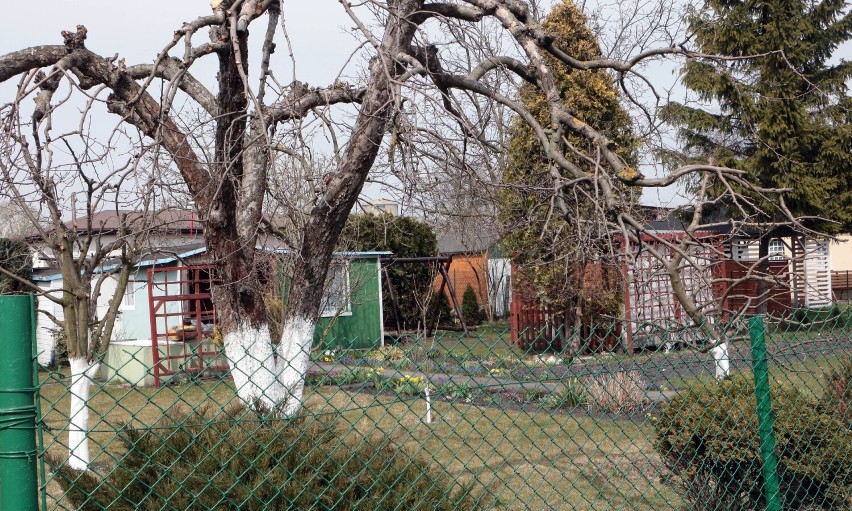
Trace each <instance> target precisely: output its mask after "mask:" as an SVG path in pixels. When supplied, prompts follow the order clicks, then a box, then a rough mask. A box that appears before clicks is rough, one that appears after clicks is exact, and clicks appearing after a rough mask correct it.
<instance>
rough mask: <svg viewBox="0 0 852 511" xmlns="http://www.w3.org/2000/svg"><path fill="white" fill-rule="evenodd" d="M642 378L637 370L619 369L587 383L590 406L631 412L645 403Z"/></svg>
mask: <svg viewBox="0 0 852 511" xmlns="http://www.w3.org/2000/svg"><path fill="white" fill-rule="evenodd" d="M643 389H644V384H643V383H642V379H641V378H640V376H639V373H638V372H636V371H630V372H625V371H619V372H617V373H615V374H607V375H604V376H601V377H598V378H592V379H590V380H589V381H588V383H587V384H586V395H587V396H588V400H587V404H588V406H589V408H591V409H593V410H597V411H599V412H607V413H631V412H634V411H636V410H639V409H641V408H642V406H643V405H644V404H645V391H644V390H643Z"/></svg>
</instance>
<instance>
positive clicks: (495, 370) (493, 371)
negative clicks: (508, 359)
mask: <svg viewBox="0 0 852 511" xmlns="http://www.w3.org/2000/svg"><path fill="white" fill-rule="evenodd" d="M489 372H490V373H491V374H503V370H502V369H500V368H499V367H495V368H493V369H491V371H489Z"/></svg>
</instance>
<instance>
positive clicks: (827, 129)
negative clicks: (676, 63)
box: [664, 0, 852, 232]
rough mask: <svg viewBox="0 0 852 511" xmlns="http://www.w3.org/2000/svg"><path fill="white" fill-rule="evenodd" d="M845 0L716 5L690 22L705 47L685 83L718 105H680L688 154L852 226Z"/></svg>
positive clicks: (798, 209) (671, 116)
mask: <svg viewBox="0 0 852 511" xmlns="http://www.w3.org/2000/svg"><path fill="white" fill-rule="evenodd" d="M844 11H848V6H847V5H846V4H845V2H844V1H843V0H824V1H822V2H820V3H814V2H811V1H805V0H759V1H758V0H747V1H731V0H710V1H708V2H707V3H706V4H705V7H704V9H703V10H701V11H700V12H697V13H696V14H695V15H694V16H692V17H691V19H690V20H689V23H690V27H691V29H692V31H693V32H694V34H695V37H694V40H695V43H696V45H697V49H698V50H699V51H700V52H702V53H704V54H715V55H722V56H727V57H731V58H729V59H724V60H723V59H695V60H690V61H689V62H688V63H687V65H686V66H685V68H684V71H683V83H684V85H686V87H687V88H688V89H690V90H692V91H694V92H695V93H697V96H698V99H699V100H701V101H702V102H703V103H704V104H708V105H713V107H712V108H708V109H701V108H695V107H688V106H685V105H683V104H678V103H672V104H670V105H669V106H668V107H666V108H665V110H664V115H665V116H666V117H667V119H668V120H669V121H670V122H672V123H673V124H675V125H677V126H679V127H680V130H679V136H680V138H681V141H682V142H683V148H684V152H683V154H682V157H685V158H700V159H703V160H704V161H706V160H707V159H710V160H711V161H712V162H713V163H716V164H718V165H725V166H729V167H735V168H740V169H743V170H745V171H747V172H748V173H749V175H750V178H751V179H752V180H753V181H754V182H756V183H758V184H760V185H762V186H764V187H769V188H789V189H791V191H789V192H788V193H786V195H785V200H786V204H787V206H788V207H789V208H790V210H791V211H792V212H793V213H794V214H796V215H797V216H801V217H822V218H824V219H827V220H831V221H834V222H838V223H827V222H822V221H820V220H818V219H816V218H809V219H807V220H806V222H805V223H806V225H809V226H810V227H814V228H818V229H822V230H826V231H830V232H831V231H834V232H836V231H838V230H846V231H848V230H850V229H852V127H850V124H849V120H850V107H852V100H850V98H849V97H848V95H847V89H848V88H847V82H848V81H849V79H850V78H852V65H850V63H849V62H845V61H840V62H836V63H832V62H831V60H832V55H833V53H834V52H835V50H836V49H837V48H838V47H839V45H841V44H842V43H844V42H845V41H848V40H849V36H850V30H852V16H850V14H849V13H845V14H844Z"/></svg>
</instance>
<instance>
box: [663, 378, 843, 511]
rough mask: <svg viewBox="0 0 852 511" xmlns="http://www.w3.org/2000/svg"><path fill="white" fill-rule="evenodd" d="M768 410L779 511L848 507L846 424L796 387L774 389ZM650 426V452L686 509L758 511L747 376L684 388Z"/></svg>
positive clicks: (755, 439) (759, 480)
mask: <svg viewBox="0 0 852 511" xmlns="http://www.w3.org/2000/svg"><path fill="white" fill-rule="evenodd" d="M772 409H773V415H774V417H775V426H774V431H775V444H776V453H777V457H778V462H779V471H778V472H779V479H780V482H781V498H782V500H783V508H784V509H805V508H806V509H850V506H852V497H850V495H852V464H850V463H849V460H852V431H850V429H849V427H848V426H847V425H845V424H843V423H842V422H840V420H838V418H837V417H836V416H834V415H831V414H827V413H824V412H823V411H821V410H820V409H819V407H818V406H816V403H813V402H810V401H808V400H807V398H805V397H804V396H803V395H801V394H800V393H799V392H798V391H796V390H795V389H790V388H782V387H779V386H774V387H773V389H772ZM655 429H656V449H657V451H658V452H659V454H660V455H661V456H662V458H663V460H664V461H665V463H666V465H667V466H668V468H669V469H670V470H671V471H672V475H673V478H672V479H673V481H674V482H675V484H676V486H678V487H679V488H680V489H681V491H682V493H683V494H684V496H685V498H686V499H687V500H688V501H689V502H690V504H691V508H692V509H698V510H704V509H713V510H721V509H725V510H743V511H745V510H753V509H764V508H765V506H766V503H765V500H764V497H763V495H762V489H763V476H762V473H761V467H762V462H761V457H760V439H759V436H758V431H757V414H756V400H755V395H754V384H753V381H752V380H751V379H749V378H747V377H745V376H738V377H735V378H734V379H732V380H724V381H722V382H721V383H720V384H718V385H712V386H709V387H705V386H703V385H701V386H695V387H692V388H690V389H688V390H687V391H686V392H684V393H682V394H680V395H678V396H676V397H675V398H674V399H672V401H671V402H670V403H669V405H668V406H667V407H666V408H665V409H664V410H663V411H662V413H661V415H660V417H659V419H658V420H657V423H656V426H655Z"/></svg>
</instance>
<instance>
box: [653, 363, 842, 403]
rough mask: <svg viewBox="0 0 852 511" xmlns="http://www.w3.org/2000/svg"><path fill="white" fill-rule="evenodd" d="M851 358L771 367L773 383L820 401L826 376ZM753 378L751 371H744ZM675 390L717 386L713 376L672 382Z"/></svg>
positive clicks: (674, 379) (673, 380)
mask: <svg viewBox="0 0 852 511" xmlns="http://www.w3.org/2000/svg"><path fill="white" fill-rule="evenodd" d="M848 359H849V356H848V355H846V356H843V355H833V356H829V357H820V358H812V359H808V360H806V361H803V362H792V363H785V364H777V365H772V366H770V367H769V378H770V381H771V382H774V383H777V384H779V385H782V386H786V387H792V388H796V389H798V390H799V391H800V392H801V393H802V394H803V395H805V396H807V397H809V398H812V399H819V398H820V397H821V396H822V394H823V392H824V391H825V382H826V376H827V375H828V374H829V373H830V372H831V371H832V370H839V369H840V368H841V367H842V365H843V362H844V360H848ZM742 374H747V375H749V377H751V374H752V372H751V371H743V372H742ZM670 383H671V384H672V386H674V387H675V388H687V387H691V386H696V385H716V380H715V379H714V378H713V377H712V376H693V377H689V378H682V379H676V378H673V379H671V380H670Z"/></svg>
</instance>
